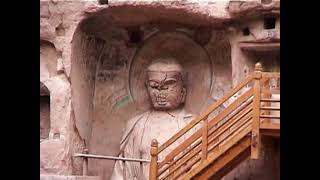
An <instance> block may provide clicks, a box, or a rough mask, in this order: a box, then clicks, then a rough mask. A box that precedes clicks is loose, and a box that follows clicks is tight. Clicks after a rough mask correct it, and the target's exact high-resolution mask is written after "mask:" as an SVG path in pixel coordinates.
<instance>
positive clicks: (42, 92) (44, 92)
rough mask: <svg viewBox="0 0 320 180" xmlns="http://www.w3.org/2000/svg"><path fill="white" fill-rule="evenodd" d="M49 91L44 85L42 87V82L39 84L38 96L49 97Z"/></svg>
mask: <svg viewBox="0 0 320 180" xmlns="http://www.w3.org/2000/svg"><path fill="white" fill-rule="evenodd" d="M49 95H50V91H49V89H48V88H47V86H46V85H44V84H43V83H42V82H40V96H49Z"/></svg>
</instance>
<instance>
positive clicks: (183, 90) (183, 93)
mask: <svg viewBox="0 0 320 180" xmlns="http://www.w3.org/2000/svg"><path fill="white" fill-rule="evenodd" d="M181 96H182V97H181V103H184V102H185V100H186V96H187V89H186V88H185V87H183V88H182V95H181Z"/></svg>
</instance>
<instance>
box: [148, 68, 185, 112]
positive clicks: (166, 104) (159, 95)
mask: <svg viewBox="0 0 320 180" xmlns="http://www.w3.org/2000/svg"><path fill="white" fill-rule="evenodd" d="M147 88H148V93H149V96H150V98H151V103H152V106H153V108H154V109H156V110H173V109H176V108H178V107H179V106H180V105H181V104H182V103H183V102H184V99H185V94H186V90H185V88H184V87H183V81H182V75H181V72H179V71H149V72H148V79H147Z"/></svg>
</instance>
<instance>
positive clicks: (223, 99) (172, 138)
mask: <svg viewBox="0 0 320 180" xmlns="http://www.w3.org/2000/svg"><path fill="white" fill-rule="evenodd" d="M252 80H253V74H251V75H249V76H248V77H246V78H245V79H244V80H243V81H242V82H241V83H240V84H238V85H237V86H236V87H235V88H233V89H232V90H231V91H230V92H228V93H227V94H226V95H224V96H223V97H222V98H221V99H219V100H218V101H217V102H216V103H214V104H213V105H211V106H210V107H209V108H208V110H207V111H205V112H204V113H202V114H201V115H200V116H199V117H197V118H195V119H194V120H192V121H191V122H190V123H189V124H188V125H187V126H185V127H184V128H183V129H181V130H180V131H179V132H178V133H176V134H175V135H174V136H172V137H171V138H170V139H169V140H168V141H166V142H165V143H164V144H162V145H161V146H160V147H159V153H161V152H162V151H163V150H164V149H165V148H167V147H168V146H169V145H171V144H172V143H173V142H175V141H176V140H177V139H178V138H180V137H181V136H183V135H184V134H185V133H186V132H187V131H189V130H190V129H191V128H193V127H194V126H195V125H197V124H198V123H199V122H200V121H201V120H203V119H204V118H205V117H207V116H208V115H209V114H210V113H212V112H213V111H214V110H216V109H217V108H218V107H220V106H221V105H222V104H223V103H225V102H226V101H227V100H228V99H230V98H231V97H232V96H233V95H234V94H236V93H237V92H238V91H239V90H240V89H242V88H243V87H244V86H246V85H247V84H248V83H249V82H250V81H252Z"/></svg>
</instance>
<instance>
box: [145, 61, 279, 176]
mask: <svg viewBox="0 0 320 180" xmlns="http://www.w3.org/2000/svg"><path fill="white" fill-rule="evenodd" d="M279 80H280V73H271V72H262V67H261V64H260V63H257V64H256V66H255V71H254V72H253V73H251V74H250V75H249V76H248V77H246V78H245V79H244V80H243V81H241V82H240V83H239V84H238V85H237V86H236V87H235V88H233V89H232V90H231V91H230V92H228V93H227V94H226V95H225V96H223V97H222V98H221V99H219V100H218V101H217V102H216V103H214V104H213V105H211V106H210V107H209V108H208V109H207V110H206V111H205V112H204V113H202V114H200V115H199V116H198V117H197V118H195V119H194V120H192V121H191V122H190V123H189V124H188V125H187V126H185V127H184V128H183V129H181V130H180V131H179V132H178V133H176V134H175V135H174V136H172V137H171V138H170V139H169V140H168V141H166V142H165V143H164V144H162V145H161V146H159V147H158V143H157V141H156V139H154V140H153V141H152V145H151V152H150V154H151V162H150V169H149V170H150V172H149V179H150V180H156V179H159V180H163V179H188V178H186V177H188V176H186V174H187V173H188V172H189V171H190V170H191V169H193V168H194V167H197V166H199V165H201V164H203V163H204V162H205V161H207V160H208V159H212V158H218V156H219V155H221V154H223V153H224V152H226V151H227V150H228V149H230V148H231V147H232V146H233V145H235V144H236V143H238V142H239V141H240V140H241V139H243V137H245V136H247V135H251V158H252V159H257V158H259V150H260V138H261V135H260V124H261V122H262V121H270V120H274V119H277V120H280V115H279V116H277V115H274V114H277V113H274V112H279V111H280V107H279V104H280V98H278V99H274V98H273V97H272V95H273V94H279V96H280V87H279V86H278V85H277V84H279V83H278V81H279ZM239 94H240V95H239ZM235 95H238V96H237V97H236V98H235V100H232V98H234V96H235ZM229 101H232V102H231V103H228V104H229V105H227V106H226V108H225V109H223V110H222V111H221V112H219V113H217V115H215V116H213V117H211V115H212V114H214V113H215V112H216V111H218V107H220V106H221V105H223V104H226V103H227V102H229ZM273 104H277V106H272V105H273ZM197 127H200V128H198V129H197ZM188 132H189V133H190V132H191V135H190V136H189V137H187V139H186V140H184V141H183V142H182V143H181V144H179V145H177V146H175V147H173V150H172V151H171V152H169V153H168V154H165V156H164V157H165V158H164V159H161V160H160V161H159V157H160V155H162V156H163V154H161V153H164V150H165V149H167V148H169V147H170V146H173V145H174V143H175V142H177V141H178V140H179V139H180V138H182V137H184V136H186V135H187V133H188Z"/></svg>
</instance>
